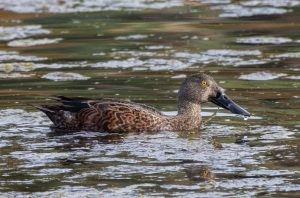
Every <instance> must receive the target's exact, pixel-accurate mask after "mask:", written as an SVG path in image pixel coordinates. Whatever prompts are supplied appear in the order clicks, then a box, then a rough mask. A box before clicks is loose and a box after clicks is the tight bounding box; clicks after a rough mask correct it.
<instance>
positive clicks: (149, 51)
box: [0, 0, 300, 197]
mask: <svg viewBox="0 0 300 198" xmlns="http://www.w3.org/2000/svg"><path fill="white" fill-rule="evenodd" d="M33 2H34V1H31V0H23V1H16V2H14V1H8V0H0V9H1V10H0V197H18V196H19V197H74V196H75V197H99V196H102V197H153V196H156V197H165V196H172V197H173V196H174V197H223V196H232V197H234V196H240V197H249V196H250V197H251V196H262V197H264V196H266V197H287V196H290V197H298V196H300V179H299V176H300V161H299V159H300V156H299V149H300V135H299V127H300V121H299V120H300V111H299V108H300V104H299V97H300V92H299V86H300V83H299V79H300V72H299V71H300V64H299V60H300V1H298V0H295V1H293V0H283V1H268V0H267V1H254V0H253V1H232V2H231V1H213V2H214V3H213V4H209V3H204V2H205V1H195V2H193V1H184V2H183V1H179V0H178V1H175V0H169V1H154V2H153V1H151V2H149V1H143V0H140V1H135V2H134V3H132V2H126V1H121V0H120V1H109V0H107V1H91V0H86V1H78V2H77V1H75V0H74V1H73V0H72V1H59V2H58V3H57V2H56V3H55V2H54V1H53V2H52V1H48V2H47V1H41V3H39V4H38V3H33ZM49 2H51V3H49ZM206 2H208V1H206ZM211 2H212V1H211ZM55 72H60V73H55ZM198 72H205V73H208V74H210V75H212V76H213V77H214V78H215V80H216V81H217V82H218V83H219V84H220V85H221V86H222V87H223V88H224V89H226V93H227V95H229V96H230V97H231V98H233V99H234V100H235V101H236V102H237V103H239V104H240V105H241V106H243V107H245V108H246V109H247V110H248V111H250V112H251V113H252V114H253V116H252V117H251V118H250V119H249V120H243V118H240V117H235V116H234V115H232V114H230V113H228V112H227V111H225V110H221V109H220V110H218V109H217V107H215V106H214V105H213V104H206V105H204V107H203V112H202V113H203V116H204V120H208V119H209V118H210V116H211V115H212V114H213V113H214V112H217V116H216V117H214V118H213V119H212V120H210V121H209V122H207V123H206V124H205V126H203V127H202V128H203V129H202V130H201V131H200V132H190V133H183V132H182V133H180V132H164V131H162V132H159V133H155V134H149V133H142V134H128V135H118V134H113V135H108V134H99V133H92V132H78V133H74V134H66V135H60V136H59V135H57V134H53V133H52V132H51V130H50V129H49V126H50V124H51V123H50V121H49V120H48V119H47V118H46V117H45V116H44V115H43V114H42V113H40V112H37V111H36V110H35V109H33V108H32V107H31V106H30V105H28V104H30V103H47V102H49V101H48V100H46V98H47V96H50V95H66V96H83V97H92V98H97V97H116V98H122V99H130V100H133V101H137V102H142V103H146V104H148V105H151V106H154V107H157V108H158V109H160V110H162V111H163V112H165V113H166V114H171V115H173V114H175V111H176V91H177V89H178V86H179V85H180V83H181V81H182V79H183V78H184V77H185V76H186V75H189V74H193V73H198ZM66 73H71V74H66ZM245 136H247V137H245ZM241 138H244V139H245V140H246V141H245V142H243V141H242V142H241V141H239V140H240V139H241Z"/></svg>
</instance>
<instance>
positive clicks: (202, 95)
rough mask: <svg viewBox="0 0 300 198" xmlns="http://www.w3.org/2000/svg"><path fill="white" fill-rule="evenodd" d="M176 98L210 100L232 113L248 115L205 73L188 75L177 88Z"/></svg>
mask: <svg viewBox="0 0 300 198" xmlns="http://www.w3.org/2000/svg"><path fill="white" fill-rule="evenodd" d="M178 100H179V101H180V100H181V101H188V102H190V103H196V104H200V103H204V102H208V101H210V102H213V103H214V104H216V105H218V106H220V107H222V108H224V109H227V110H229V111H231V112H232V113H234V114H240V115H243V116H250V113H249V112H248V111H246V110H245V109H243V108H242V107H241V106H239V105H238V104H236V103H235V102H233V101H232V100H231V99H230V98H229V97H228V96H226V95H225V93H224V91H223V89H222V88H221V87H220V86H219V85H218V84H217V83H216V82H215V81H214V79H213V78H212V77H210V76H208V75H206V74H195V75H191V76H188V77H187V78H186V79H185V80H184V81H183V83H182V85H181V87H180V89H179V92H178Z"/></svg>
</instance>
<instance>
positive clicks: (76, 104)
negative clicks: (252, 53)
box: [50, 96, 163, 115]
mask: <svg viewBox="0 0 300 198" xmlns="http://www.w3.org/2000/svg"><path fill="white" fill-rule="evenodd" d="M50 99H52V100H55V101H57V102H60V103H62V104H63V106H64V108H67V109H69V111H72V112H76V111H78V110H81V109H82V108H93V107H94V106H95V105H97V104H103V103H106V104H108V103H110V104H123V105H129V106H131V107H132V106H134V107H136V108H142V109H145V110H147V111H150V112H151V113H154V114H157V115H163V114H162V113H161V112H160V111H159V110H157V109H156V108H154V107H150V106H148V105H145V104H141V103H136V102H131V101H128V100H120V99H114V98H99V99H90V98H82V97H73V98H69V97H65V96H53V97H50Z"/></svg>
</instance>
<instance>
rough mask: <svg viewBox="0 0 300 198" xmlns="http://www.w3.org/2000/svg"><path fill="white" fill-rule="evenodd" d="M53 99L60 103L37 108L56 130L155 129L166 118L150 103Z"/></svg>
mask: <svg viewBox="0 0 300 198" xmlns="http://www.w3.org/2000/svg"><path fill="white" fill-rule="evenodd" d="M54 99H55V100H57V101H58V102H60V103H61V104H59V105H42V106H37V108H39V109H40V110H41V111H43V112H44V113H46V115H47V116H48V117H49V118H50V119H51V121H52V122H53V124H54V125H53V129H54V130H57V131H58V130H59V131H80V130H85V131H99V132H118V133H123V132H142V131H158V130H161V128H162V125H163V124H164V122H165V121H166V117H165V116H164V115H163V114H161V113H160V112H159V111H157V110H156V109H154V108H152V107H149V106H146V105H143V104H138V103H133V102H128V101H123V100H115V99H108V98H103V99H99V100H88V99H78V98H74V99H72V98H66V97H56V98H54Z"/></svg>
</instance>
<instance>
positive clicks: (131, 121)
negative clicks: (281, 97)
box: [34, 73, 251, 133]
mask: <svg viewBox="0 0 300 198" xmlns="http://www.w3.org/2000/svg"><path fill="white" fill-rule="evenodd" d="M51 99H53V100H55V101H56V102H57V104H53V105H34V106H35V107H36V108H37V109H39V110H40V111H42V112H43V113H45V114H46V115H47V116H48V118H49V119H50V120H51V121H52V122H53V125H52V126H51V129H52V130H54V131H60V132H61V131H65V132H74V131H93V132H106V133H128V132H158V131H190V130H194V129H199V128H200V126H201V121H202V118H201V105H202V104H203V103H206V102H209V101H210V102H212V103H214V104H216V105H218V106H220V107H222V108H224V109H227V110H229V111H230V112H232V113H233V114H239V115H242V116H245V117H249V116H250V115H251V114H250V113H249V112H248V111H247V110H245V109H244V108H242V107H241V106H239V105H238V104H236V103H235V102H234V101H233V100H231V99H230V98H229V97H228V96H226V95H225V93H224V89H222V88H221V87H220V86H219V85H218V84H217V83H216V82H215V80H214V79H213V78H212V77H211V76H209V75H207V74H204V73H200V74H193V75H190V76H187V77H186V78H185V79H184V80H183V82H182V84H181V86H180V88H179V91H178V96H177V115H175V116H168V115H165V114H163V113H162V112H160V111H159V110H157V109H156V108H153V107H151V106H148V105H145V104H140V103H136V102H130V101H127V100H119V99H113V98H100V99H88V98H69V97H65V96H54V97H52V98H51Z"/></svg>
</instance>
